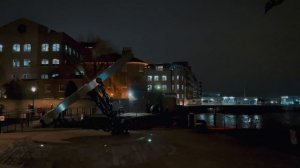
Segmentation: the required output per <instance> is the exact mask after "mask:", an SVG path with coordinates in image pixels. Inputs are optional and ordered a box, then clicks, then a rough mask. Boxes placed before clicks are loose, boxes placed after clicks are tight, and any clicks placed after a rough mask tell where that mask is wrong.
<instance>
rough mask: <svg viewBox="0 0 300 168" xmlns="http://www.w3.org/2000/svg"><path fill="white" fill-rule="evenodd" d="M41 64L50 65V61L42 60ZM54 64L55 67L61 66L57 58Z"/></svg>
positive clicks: (53, 61) (53, 60)
mask: <svg viewBox="0 0 300 168" xmlns="http://www.w3.org/2000/svg"><path fill="white" fill-rule="evenodd" d="M41 64H42V65H49V60H48V59H42V60H41ZM52 64H53V65H59V64H60V61H59V59H57V58H54V59H52Z"/></svg>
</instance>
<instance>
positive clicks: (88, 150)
mask: <svg viewBox="0 0 300 168" xmlns="http://www.w3.org/2000/svg"><path fill="white" fill-rule="evenodd" d="M4 166H6V167H9V166H10V167H44V168H48V167H49V168H50V167H64V168H66V167H88V168H93V167H123V168H124V167H128V168H129V167H130V168H132V167H133V168H134V167H137V168H138V167H143V168H148V167H149V168H150V167H164V168H165V167H167V168H181V167H182V168H185V167H187V168H189V167H191V168H192V167H195V168H196V167H201V168H206V167H207V168H222V167H224V168H225V167H226V168H227V167H230V168H260V167H261V168H266V167H272V168H279V167H287V168H299V167H300V157H299V155H293V154H290V153H285V152H280V151H277V150H274V149H270V148H266V147H264V146H260V145H255V144H245V143H243V142H240V141H239V140H237V139H234V138H232V137H230V136H227V135H222V134H201V133H195V132H192V131H190V130H185V129H154V130H146V131H132V132H131V134H130V135H123V136H111V135H110V134H109V133H106V132H103V131H96V130H82V129H46V130H45V129H41V130H35V131H33V132H23V133H7V134H1V135H0V167H4Z"/></svg>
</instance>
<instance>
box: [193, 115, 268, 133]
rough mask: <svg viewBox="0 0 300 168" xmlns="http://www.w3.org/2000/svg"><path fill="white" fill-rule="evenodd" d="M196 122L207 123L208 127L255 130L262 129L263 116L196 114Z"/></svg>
mask: <svg viewBox="0 0 300 168" xmlns="http://www.w3.org/2000/svg"><path fill="white" fill-rule="evenodd" d="M195 119H196V120H204V121H206V123H207V125H208V126H211V127H212V126H216V127H225V128H255V129H260V128H262V126H263V124H262V123H263V119H262V115H256V114H255V115H245V114H243V115H234V114H221V113H216V114H214V113H203V114H196V116H195Z"/></svg>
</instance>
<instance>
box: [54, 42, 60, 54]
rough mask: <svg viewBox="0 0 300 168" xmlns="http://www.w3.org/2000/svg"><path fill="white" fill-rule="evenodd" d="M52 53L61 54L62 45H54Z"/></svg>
mask: <svg viewBox="0 0 300 168" xmlns="http://www.w3.org/2000/svg"><path fill="white" fill-rule="evenodd" d="M52 51H53V52H59V51H60V44H58V43H55V44H53V45H52Z"/></svg>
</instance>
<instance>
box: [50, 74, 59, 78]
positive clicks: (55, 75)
mask: <svg viewBox="0 0 300 168" xmlns="http://www.w3.org/2000/svg"><path fill="white" fill-rule="evenodd" d="M51 77H52V78H57V77H59V74H58V73H55V74H52V76H51Z"/></svg>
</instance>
